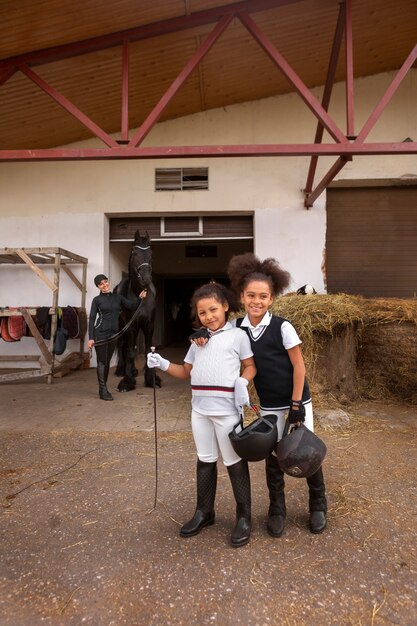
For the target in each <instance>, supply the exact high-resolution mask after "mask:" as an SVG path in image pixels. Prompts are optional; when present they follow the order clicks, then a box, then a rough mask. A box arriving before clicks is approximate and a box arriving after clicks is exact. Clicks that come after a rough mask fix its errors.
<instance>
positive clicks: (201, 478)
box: [180, 459, 217, 537]
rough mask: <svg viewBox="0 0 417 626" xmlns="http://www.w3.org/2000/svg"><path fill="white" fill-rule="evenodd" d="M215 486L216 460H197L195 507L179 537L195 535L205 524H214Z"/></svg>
mask: <svg viewBox="0 0 417 626" xmlns="http://www.w3.org/2000/svg"><path fill="white" fill-rule="evenodd" d="M216 488H217V462H215V463H203V461H200V459H198V461H197V507H196V510H195V513H194V516H193V517H192V518H191V519H190V521H189V522H187V523H186V524H184V526H183V527H182V528H181V530H180V535H181V537H192V536H193V535H197V534H198V533H199V532H200V530H201V529H202V528H204V527H205V526H211V524H214V519H215V514H214V500H215V497H216Z"/></svg>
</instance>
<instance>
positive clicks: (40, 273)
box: [16, 248, 55, 292]
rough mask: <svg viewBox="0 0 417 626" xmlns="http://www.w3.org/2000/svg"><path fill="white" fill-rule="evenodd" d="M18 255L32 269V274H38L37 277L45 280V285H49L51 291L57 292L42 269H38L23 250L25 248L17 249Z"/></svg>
mask: <svg viewBox="0 0 417 626" xmlns="http://www.w3.org/2000/svg"><path fill="white" fill-rule="evenodd" d="M16 254H18V255H19V257H20V258H21V259H22V261H24V262H25V263H26V265H28V266H29V267H30V269H31V270H32V272H35V274H37V276H39V278H40V279H41V280H43V282H44V283H45V285H47V286H48V287H49V289H51V290H52V292H54V290H55V286H54V284H53V283H52V282H51V281H50V280H49V278H48V277H47V275H46V274H45V273H44V272H43V271H42V270H41V269H39V267H37V266H36V265H35V263H33V261H32V260H31V258H30V257H29V256H28V255H27V254H26V252H25V251H24V250H23V248H16Z"/></svg>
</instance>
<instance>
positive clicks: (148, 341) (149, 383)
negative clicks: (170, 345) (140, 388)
mask: <svg viewBox="0 0 417 626" xmlns="http://www.w3.org/2000/svg"><path fill="white" fill-rule="evenodd" d="M143 335H144V337H145V367H144V368H143V371H144V380H145V387H153V380H154V378H153V377H154V375H155V386H156V387H162V381H161V378H160V376H158V374H157V373H156V372H155V370H151V369H149V367H148V363H147V360H146V359H147V356H148V353H149V352H150V351H151V345H152V335H153V325H152V327H150V328H148V327H147V328H145V329H144V331H143Z"/></svg>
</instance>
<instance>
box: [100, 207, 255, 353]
mask: <svg viewBox="0 0 417 626" xmlns="http://www.w3.org/2000/svg"><path fill="white" fill-rule="evenodd" d="M187 229H188V231H189V232H188V233H187ZM136 230H139V231H140V232H141V233H144V232H145V231H147V232H148V233H149V235H150V237H151V243H152V265H153V279H154V283H155V286H156V289H157V303H158V304H157V313H156V323H155V333H154V343H155V345H157V346H158V347H167V346H173V347H180V346H184V347H185V346H186V345H187V343H188V336H189V335H190V333H191V332H192V328H193V324H192V321H191V317H190V307H189V303H190V299H191V296H192V294H193V292H194V290H195V289H196V288H197V287H198V286H200V285H202V284H204V283H206V282H208V281H210V280H216V281H218V282H222V283H223V284H227V276H226V270H227V265H228V263H229V261H230V259H231V257H232V256H233V255H236V254H243V253H245V252H252V251H253V216H252V215H229V216H225V215H212V214H210V215H207V216H204V217H201V216H189V215H186V216H175V217H171V216H170V217H169V218H166V217H165V218H163V217H156V216H152V217H143V216H137V217H129V218H120V217H117V218H116V217H114V218H110V247H109V250H110V274H111V282H112V284H116V283H117V282H118V281H119V280H120V279H121V277H122V275H123V274H125V273H126V272H127V270H128V259H129V254H130V250H131V246H132V241H133V238H134V233H135V231H136Z"/></svg>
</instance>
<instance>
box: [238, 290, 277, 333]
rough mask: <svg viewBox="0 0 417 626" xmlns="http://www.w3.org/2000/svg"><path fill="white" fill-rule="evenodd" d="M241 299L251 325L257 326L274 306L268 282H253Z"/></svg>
mask: <svg viewBox="0 0 417 626" xmlns="http://www.w3.org/2000/svg"><path fill="white" fill-rule="evenodd" d="M240 299H241V302H242V304H243V306H244V307H245V311H246V313H247V314H248V316H249V320H250V323H251V324H252V325H253V326H256V325H257V324H259V322H260V321H261V320H262V318H263V316H264V315H265V313H266V312H267V310H268V308H269V307H270V306H271V304H272V301H273V297H272V293H271V287H270V285H269V283H268V282H267V281H266V280H252V281H250V282H249V283H248V284H247V285H246V287H245V288H244V290H243V291H242V293H241V294H240Z"/></svg>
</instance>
